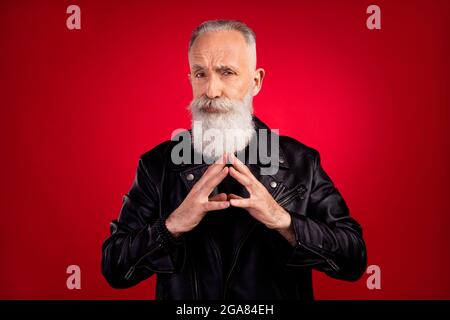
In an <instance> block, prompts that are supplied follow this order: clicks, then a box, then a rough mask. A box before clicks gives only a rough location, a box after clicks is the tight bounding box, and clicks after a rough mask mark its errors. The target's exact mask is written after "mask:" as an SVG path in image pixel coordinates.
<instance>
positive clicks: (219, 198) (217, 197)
mask: <svg viewBox="0 0 450 320" xmlns="http://www.w3.org/2000/svg"><path fill="white" fill-rule="evenodd" d="M227 198H228V197H227V194H226V193H223V192H222V193H219V194H216V195H215V196H212V197H210V198H209V201H226V200H227Z"/></svg>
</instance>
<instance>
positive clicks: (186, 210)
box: [166, 156, 230, 237]
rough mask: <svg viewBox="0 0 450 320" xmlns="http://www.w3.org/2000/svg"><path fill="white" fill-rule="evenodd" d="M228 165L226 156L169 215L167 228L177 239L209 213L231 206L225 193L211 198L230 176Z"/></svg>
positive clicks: (211, 168)
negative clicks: (215, 190) (215, 189)
mask: <svg viewBox="0 0 450 320" xmlns="http://www.w3.org/2000/svg"><path fill="white" fill-rule="evenodd" d="M226 163H227V159H226V156H223V157H222V158H221V159H219V160H217V161H216V162H215V163H214V164H212V165H210V166H209V167H208V169H207V170H206V171H205V173H204V174H203V176H202V177H201V178H200V180H198V181H197V183H196V184H195V185H194V186H193V187H192V189H191V191H190V192H189V193H188V195H187V196H186V198H185V199H184V201H183V202H182V203H181V204H180V206H179V207H178V208H177V209H175V211H174V212H172V213H171V214H170V215H169V217H168V218H167V220H166V227H167V229H168V230H169V231H170V233H172V234H173V235H174V236H175V237H177V236H180V235H181V234H182V233H184V232H188V231H190V230H192V229H193V228H195V226H197V225H198V224H199V223H200V221H201V220H202V219H203V217H204V216H205V215H206V213H207V212H208V211H214V210H222V209H226V208H228V207H229V206H230V202H229V201H227V195H226V194H225V193H220V194H217V195H215V196H214V197H211V198H209V195H210V194H211V192H212V191H213V190H214V188H215V187H216V186H217V185H218V184H219V183H220V182H221V181H222V180H223V179H225V177H226V176H227V175H228V167H226Z"/></svg>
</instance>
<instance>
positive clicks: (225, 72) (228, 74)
mask: <svg viewBox="0 0 450 320" xmlns="http://www.w3.org/2000/svg"><path fill="white" fill-rule="evenodd" d="M233 74H234V72H233V71H231V70H225V71H224V72H222V75H224V76H231V75H233Z"/></svg>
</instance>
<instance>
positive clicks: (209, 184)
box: [201, 167, 229, 194]
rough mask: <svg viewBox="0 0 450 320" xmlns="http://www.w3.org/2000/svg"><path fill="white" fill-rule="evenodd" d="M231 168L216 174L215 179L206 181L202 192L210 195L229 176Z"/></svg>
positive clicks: (225, 168)
mask: <svg viewBox="0 0 450 320" xmlns="http://www.w3.org/2000/svg"><path fill="white" fill-rule="evenodd" d="M228 172H229V168H228V167H224V168H223V169H222V171H220V172H219V173H218V174H216V175H215V176H214V177H211V178H210V179H209V180H208V181H206V182H205V183H204V184H203V186H201V190H202V192H206V193H207V194H210V193H211V192H212V191H213V190H214V188H215V187H217V185H218V184H219V183H220V182H222V180H223V179H225V177H226V176H227V175H228Z"/></svg>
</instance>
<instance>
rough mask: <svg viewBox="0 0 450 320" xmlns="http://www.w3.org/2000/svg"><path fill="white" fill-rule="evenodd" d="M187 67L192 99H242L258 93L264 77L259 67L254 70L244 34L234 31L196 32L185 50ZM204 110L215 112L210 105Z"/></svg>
mask: <svg viewBox="0 0 450 320" xmlns="http://www.w3.org/2000/svg"><path fill="white" fill-rule="evenodd" d="M189 66H190V74H189V78H190V81H191V85H192V91H193V97H194V99H196V98H201V97H204V98H209V99H216V98H227V99H231V100H235V101H237V100H239V101H242V100H243V99H244V98H245V97H246V96H247V95H249V94H250V95H251V96H255V95H256V94H258V92H259V90H260V89H261V85H262V80H263V77H264V70H263V69H257V70H255V58H254V57H253V55H252V52H251V49H250V47H249V46H248V44H247V43H246V41H245V38H244V36H243V35H242V34H241V33H240V32H238V31H235V30H226V31H215V32H206V33H204V34H202V35H200V36H199V37H198V38H197V39H196V40H195V42H194V44H193V45H192V47H191V49H190V51H189ZM219 100H220V99H219ZM205 111H207V112H215V110H214V109H212V108H211V109H207V110H205Z"/></svg>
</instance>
